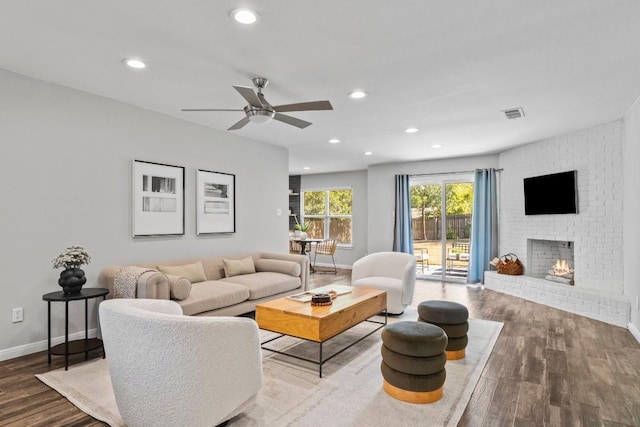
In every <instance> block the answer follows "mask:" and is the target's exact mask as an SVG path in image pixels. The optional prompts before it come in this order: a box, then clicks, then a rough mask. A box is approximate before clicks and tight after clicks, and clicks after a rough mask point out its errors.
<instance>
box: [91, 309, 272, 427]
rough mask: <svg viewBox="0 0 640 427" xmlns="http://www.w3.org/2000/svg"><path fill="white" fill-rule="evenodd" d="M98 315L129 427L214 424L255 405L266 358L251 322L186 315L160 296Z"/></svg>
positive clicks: (122, 412)
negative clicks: (158, 298) (263, 357)
mask: <svg viewBox="0 0 640 427" xmlns="http://www.w3.org/2000/svg"><path fill="white" fill-rule="evenodd" d="M99 311H100V326H101V330H102V338H103V341H104V348H105V353H106V355H107V362H108V364H109V373H110V375H111V382H112V384H113V392H114V394H115V398H116V403H117V405H118V409H119V410H120V415H121V416H122V418H123V420H124V422H125V423H126V424H127V426H129V427H136V426H154V427H158V426H209V427H210V426H215V425H218V424H220V423H222V422H224V421H226V420H228V419H230V418H232V417H234V416H236V415H238V414H240V413H242V412H245V411H247V410H248V409H250V408H251V406H253V404H254V403H255V398H256V394H257V393H258V390H260V388H261V387H262V353H261V349H260V340H259V336H258V327H257V325H256V323H255V321H253V320H252V319H249V318H245V317H197V316H185V315H183V314H182V309H181V308H180V306H179V305H178V304H177V303H176V302H175V301H170V300H156V299H111V300H107V301H104V302H102V303H101V304H100V308H99Z"/></svg>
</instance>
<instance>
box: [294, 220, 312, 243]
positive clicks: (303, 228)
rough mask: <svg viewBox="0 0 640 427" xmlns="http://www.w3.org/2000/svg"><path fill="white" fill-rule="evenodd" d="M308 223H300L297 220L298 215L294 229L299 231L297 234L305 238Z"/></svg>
mask: <svg viewBox="0 0 640 427" xmlns="http://www.w3.org/2000/svg"><path fill="white" fill-rule="evenodd" d="M309 226H310V224H300V223H299V222H298V217H296V231H297V232H299V233H298V236H299V237H300V238H301V239H302V240H305V239H306V238H307V230H308V229H309Z"/></svg>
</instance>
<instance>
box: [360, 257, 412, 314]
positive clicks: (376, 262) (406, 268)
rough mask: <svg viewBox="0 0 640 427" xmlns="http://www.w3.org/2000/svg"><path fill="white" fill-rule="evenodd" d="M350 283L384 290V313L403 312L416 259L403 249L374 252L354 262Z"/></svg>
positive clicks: (410, 287) (409, 291)
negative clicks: (385, 296) (385, 307)
mask: <svg viewBox="0 0 640 427" xmlns="http://www.w3.org/2000/svg"><path fill="white" fill-rule="evenodd" d="M351 286H367V287H370V288H376V289H380V290H383V291H387V313H389V314H402V312H403V311H404V309H405V308H406V307H407V306H408V305H409V304H411V301H412V299H413V291H414V290H415V286H416V258H415V257H414V256H413V255H410V254H406V253H403V252H376V253H373V254H370V255H367V256H365V257H363V258H360V259H359V260H357V261H356V262H355V263H353V268H352V270H351Z"/></svg>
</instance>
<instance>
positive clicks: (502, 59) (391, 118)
mask: <svg viewBox="0 0 640 427" xmlns="http://www.w3.org/2000/svg"><path fill="white" fill-rule="evenodd" d="M239 6H250V7H253V8H254V9H255V10H257V11H258V12H259V13H260V15H261V19H260V21H259V23H258V24H257V25H254V26H241V25H239V24H237V23H235V22H233V21H232V20H231V19H230V18H229V12H230V11H231V10H232V9H233V8H235V7H239ZM639 46H640V2H638V1H635V0H634V1H632V0H562V1H557V0H555V1H547V0H539V1H524V0H519V1H518V0H482V1H471V0H458V1H431V0H402V1H397V2H392V1H381V0H376V1H371V0H349V1H344V0H322V1H293V0H288V1H287V0H269V1H264V2H259V1H257V0H246V1H245V0H238V1H213V0H208V1H203V0H173V1H169V0H164V1H159V0H135V1H131V0H127V1H124V0H110V1H97V0H58V1H51V0H2V2H0V68H4V69H7V70H10V71H14V72H17V73H21V74H24V75H27V76H31V77H35V78H38V79H42V80H46V81H50V82H53V83H57V84H60V85H64V86H68V87H71V88H75V89H79V90H82V91H86V92H89V93H93V94H97V95H101V96H105V97H109V98H113V99H116V100H120V101H122V102H126V103H129V104H133V105H136V106H140V107H142V108H146V109H149V110H153V111H157V112H161V113H164V114H167V115H171V116H175V117H178V118H181V119H183V120H187V121H191V122H194V123H198V124H201V125H204V126H208V127H211V128H215V129H219V130H222V131H225V132H226V129H227V128H228V127H229V126H231V125H232V124H233V123H235V122H236V121H238V120H239V119H240V118H242V117H243V114H244V113H241V112H202V113H186V112H181V111H180V109H181V108H242V107H243V106H244V105H245V104H246V102H245V101H244V100H243V99H242V98H241V97H240V96H239V94H238V93H237V92H236V91H235V90H233V89H232V87H231V85H241V86H251V81H250V79H251V78H252V77H256V76H263V77H267V78H268V79H270V81H271V82H270V84H269V86H268V87H267V89H266V90H265V95H266V98H267V100H269V102H270V103H271V104H273V105H278V104H289V103H294V102H302V101H315V100H322V99H328V100H330V101H331V103H332V104H333V106H334V111H318V112H300V113H289V114H290V115H292V116H295V117H298V118H301V119H304V120H308V121H311V122H313V125H312V126H310V127H308V128H306V129H304V130H300V129H297V128H295V127H292V126H288V125H286V124H283V123H281V122H277V121H273V122H270V123H267V124H263V125H258V124H253V123H250V124H249V125H247V126H245V127H244V128H243V129H241V130H238V131H233V132H234V133H236V134H238V135H242V136H245V137H247V138H251V139H255V140H259V141H264V142H267V143H270V144H276V145H279V146H283V147H287V148H288V149H289V150H290V172H291V173H294V174H296V173H320V172H335V171H344V170H357V169H365V168H366V167H367V166H368V165H370V164H377V163H388V162H398V161H411V160H423V159H435V158H443V157H457V156H465V155H473V154H478V153H488V152H497V151H501V150H504V149H506V148H508V147H512V146H515V145H519V144H524V143H528V142H532V141H536V140H539V139H542V138H547V137H550V136H554V135H559V134H563V133H566V132H571V131H573V130H577V129H582V128H585V127H588V126H591V125H595V124H598V123H603V122H607V121H610V120H614V119H619V118H621V117H623V116H624V114H625V113H626V112H627V111H628V109H629V108H630V107H631V105H632V104H633V102H634V101H635V99H636V98H637V97H638V95H640V48H639ZM125 57H140V58H142V59H144V60H145V61H147V63H148V68H147V69H145V70H143V71H135V70H131V69H129V68H127V67H125V66H123V64H122V62H121V61H122V59H123V58H125ZM353 89H363V90H365V91H367V92H368V93H369V94H370V95H369V97H367V98H365V99H362V100H352V99H350V98H348V97H347V93H348V92H350V91H351V90H353ZM512 107H523V108H524V110H525V113H526V117H525V118H522V119H518V120H507V119H505V118H504V116H503V115H502V113H501V110H504V109H507V108H512ZM409 126H415V127H417V128H419V129H420V131H419V132H418V133H415V134H406V133H404V132H403V130H404V129H405V128H407V127H409ZM332 137H336V138H339V139H341V141H342V142H341V143H340V144H335V145H331V144H328V143H327V140H328V139H330V138H332ZM212 143H214V141H212ZM433 144H442V145H443V147H442V148H439V149H434V148H431V145H433ZM368 150H370V151H373V152H374V154H373V156H364V155H363V154H362V153H363V152H364V151H368ZM304 166H309V167H310V168H311V169H310V170H308V171H305V170H303V167H304Z"/></svg>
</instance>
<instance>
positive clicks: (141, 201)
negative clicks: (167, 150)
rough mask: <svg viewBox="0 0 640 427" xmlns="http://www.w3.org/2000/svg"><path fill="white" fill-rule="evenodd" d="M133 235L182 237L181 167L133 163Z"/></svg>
mask: <svg viewBox="0 0 640 427" xmlns="http://www.w3.org/2000/svg"><path fill="white" fill-rule="evenodd" d="M132 170H133V177H132V195H133V202H132V219H131V224H132V230H133V232H132V234H133V236H134V237H137V236H165V235H181V234H184V168H183V167H182V166H171V165H164V164H161V163H152V162H145V161H142V160H134V161H133V167H132Z"/></svg>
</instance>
